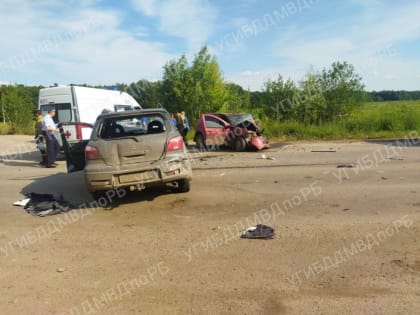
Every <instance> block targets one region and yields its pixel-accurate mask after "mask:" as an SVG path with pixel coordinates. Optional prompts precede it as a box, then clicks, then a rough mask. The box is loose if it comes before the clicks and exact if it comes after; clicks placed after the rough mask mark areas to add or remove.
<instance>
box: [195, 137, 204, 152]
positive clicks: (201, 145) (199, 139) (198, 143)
mask: <svg viewBox="0 0 420 315" xmlns="http://www.w3.org/2000/svg"><path fill="white" fill-rule="evenodd" d="M195 145H196V146H197V149H199V150H205V149H206V142H205V141H204V137H203V135H202V134H201V133H199V134H197V135H196V136H195Z"/></svg>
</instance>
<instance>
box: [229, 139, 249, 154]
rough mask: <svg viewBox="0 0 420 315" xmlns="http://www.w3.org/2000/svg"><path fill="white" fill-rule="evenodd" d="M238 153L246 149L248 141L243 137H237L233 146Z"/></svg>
mask: <svg viewBox="0 0 420 315" xmlns="http://www.w3.org/2000/svg"><path fill="white" fill-rule="evenodd" d="M232 147H233V149H234V150H235V151H236V152H240V151H244V150H245V149H246V141H245V139H244V138H243V137H236V138H235V140H233V144H232Z"/></svg>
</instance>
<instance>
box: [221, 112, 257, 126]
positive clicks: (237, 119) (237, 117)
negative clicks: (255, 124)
mask: <svg viewBox="0 0 420 315" xmlns="http://www.w3.org/2000/svg"><path fill="white" fill-rule="evenodd" d="M224 116H225V119H227V120H228V121H229V123H230V124H231V125H233V126H236V125H237V124H239V123H241V122H243V121H252V120H254V118H253V117H252V115H251V114H224Z"/></svg>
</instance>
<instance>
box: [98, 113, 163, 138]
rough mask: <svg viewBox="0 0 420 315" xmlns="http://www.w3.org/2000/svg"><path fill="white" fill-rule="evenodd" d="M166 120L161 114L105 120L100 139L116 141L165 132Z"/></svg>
mask: <svg viewBox="0 0 420 315" xmlns="http://www.w3.org/2000/svg"><path fill="white" fill-rule="evenodd" d="M165 130H166V127H165V119H164V117H163V116H161V115H159V114H149V115H132V116H131V115H130V116H121V117H109V118H105V119H104V121H103V123H102V127H101V129H100V133H99V135H100V138H102V139H114V138H121V137H133V136H141V135H147V134H158V133H163V132H165Z"/></svg>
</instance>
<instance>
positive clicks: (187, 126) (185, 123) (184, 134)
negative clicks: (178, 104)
mask: <svg viewBox="0 0 420 315" xmlns="http://www.w3.org/2000/svg"><path fill="white" fill-rule="evenodd" d="M181 116H182V121H183V129H182V133H181V135H182V138H183V139H184V143H185V145H186V146H187V147H188V140H187V133H188V131H190V123H189V121H188V118H187V116H186V115H185V112H184V111H182V112H181Z"/></svg>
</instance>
